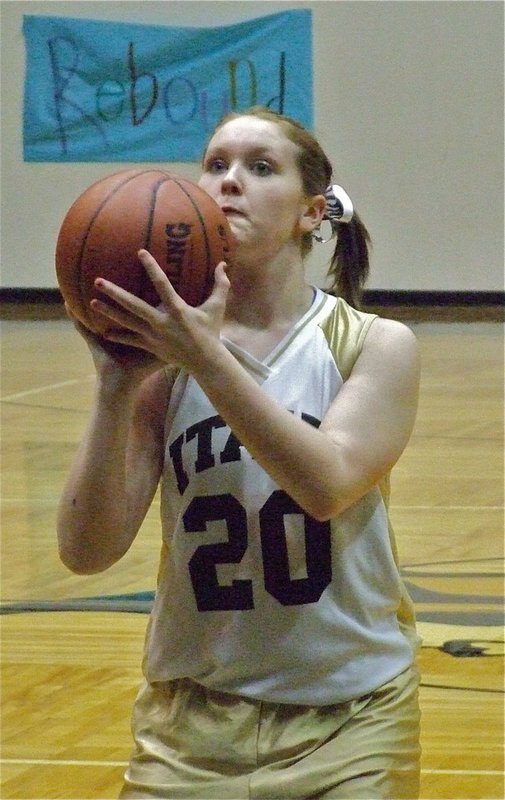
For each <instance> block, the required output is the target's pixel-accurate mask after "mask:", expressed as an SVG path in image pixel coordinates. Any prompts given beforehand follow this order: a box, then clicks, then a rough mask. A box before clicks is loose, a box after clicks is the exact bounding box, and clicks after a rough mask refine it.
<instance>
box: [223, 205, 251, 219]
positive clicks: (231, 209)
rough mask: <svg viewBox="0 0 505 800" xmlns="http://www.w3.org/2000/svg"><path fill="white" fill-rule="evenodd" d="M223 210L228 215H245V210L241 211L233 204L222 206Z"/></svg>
mask: <svg viewBox="0 0 505 800" xmlns="http://www.w3.org/2000/svg"><path fill="white" fill-rule="evenodd" d="M221 211H222V212H223V213H224V214H226V216H233V215H237V216H239V217H244V216H245V214H244V212H243V211H239V210H238V208H234V207H233V206H222V207H221Z"/></svg>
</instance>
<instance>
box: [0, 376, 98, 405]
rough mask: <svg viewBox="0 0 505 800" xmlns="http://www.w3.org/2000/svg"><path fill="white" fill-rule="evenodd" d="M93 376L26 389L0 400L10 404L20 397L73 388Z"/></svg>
mask: <svg viewBox="0 0 505 800" xmlns="http://www.w3.org/2000/svg"><path fill="white" fill-rule="evenodd" d="M93 377H94V376H93V375H88V376H87V377H85V378H73V379H72V380H70V381H61V382H60V383H50V384H49V385H48V386H38V387H37V388H35V389H26V390H25V391H24V392H15V393H14V394H8V395H6V396H5V397H1V398H0V400H2V402H10V401H11V400H19V399H20V398H21V397H29V396H30V395H33V394H40V393H41V392H50V391H52V390H53V389H62V388H63V387H64V386H75V385H76V384H78V383H82V382H83V381H89V380H91V379H92V378H93Z"/></svg>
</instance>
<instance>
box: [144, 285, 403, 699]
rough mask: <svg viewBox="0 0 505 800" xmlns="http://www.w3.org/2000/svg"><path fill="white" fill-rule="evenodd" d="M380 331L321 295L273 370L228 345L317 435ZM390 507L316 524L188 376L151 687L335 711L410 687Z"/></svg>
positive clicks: (178, 405) (375, 493)
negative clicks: (380, 690)
mask: <svg viewBox="0 0 505 800" xmlns="http://www.w3.org/2000/svg"><path fill="white" fill-rule="evenodd" d="M374 318H375V317H374V316H373V315H370V314H364V313H362V312H358V311H355V310H354V309H352V308H351V307H350V306H349V305H348V304H347V303H345V302H344V301H343V300H341V299H337V298H334V297H331V296H329V295H327V294H325V293H323V292H322V291H320V290H316V293H315V299H314V302H313V304H312V307H311V308H310V309H309V311H308V312H307V313H306V314H305V316H304V317H303V318H302V319H301V320H300V321H299V322H298V323H297V324H296V325H295V327H294V328H293V329H292V330H291V331H290V332H289V334H288V335H287V336H286V337H285V338H284V340H283V341H282V342H281V343H280V344H279V345H278V346H277V347H276V348H275V350H274V351H273V352H272V353H270V355H269V356H268V357H267V358H266V359H265V360H264V361H258V360H256V359H255V358H253V357H251V356H250V355H249V354H248V353H246V352H245V351H243V350H242V349H240V348H238V347H236V346H235V345H233V344H232V343H230V342H226V344H227V346H228V347H229V349H230V350H231V352H232V353H233V354H234V355H235V357H236V358H237V359H238V360H239V361H240V363H241V364H242V365H243V366H244V368H245V369H246V370H248V371H249V372H250V374H251V375H253V376H254V377H255V379H256V380H257V381H258V383H260V384H261V386H262V387H263V389H264V391H265V392H266V393H267V394H268V395H269V396H271V397H272V398H275V400H276V401H277V402H279V403H280V404H281V405H283V406H284V407H285V408H287V409H289V411H291V412H292V413H293V414H296V415H297V416H299V417H302V418H303V419H305V420H306V421H307V422H308V423H309V424H311V425H316V426H317V425H318V424H319V423H320V421H321V420H322V418H323V417H324V415H325V413H326V411H327V409H328V407H329V405H330V404H331V402H332V401H333V399H334V398H335V396H336V394H337V392H338V391H339V389H340V388H341V387H342V385H343V382H344V380H345V379H346V378H347V377H348V375H349V373H350V371H351V369H352V365H353V363H354V361H355V359H356V357H357V356H358V355H359V353H360V350H361V347H362V344H363V341H364V339H365V336H366V334H367V332H368V330H369V328H370V325H371V324H372V322H373V320H374ZM385 502H387V498H385V493H384V491H381V490H380V489H379V487H377V488H374V489H373V490H372V491H370V492H369V493H368V494H367V495H366V496H364V497H363V498H362V499H361V500H359V501H358V502H357V503H355V504H354V505H353V506H352V507H351V508H349V509H348V510H346V511H345V512H344V513H342V514H340V515H339V516H338V517H336V518H335V519H333V520H331V521H329V522H318V521H317V520H315V519H314V518H312V517H310V516H309V515H308V514H306V513H305V512H304V511H302V509H301V508H300V507H299V506H298V505H297V504H296V503H295V502H294V500H292V499H291V498H290V497H289V496H288V495H287V494H286V493H285V492H284V491H282V490H281V489H279V487H278V485H277V484H276V483H275V482H274V481H273V480H272V479H271V478H270V476H269V475H268V474H267V473H266V472H265V471H264V470H263V469H262V468H261V467H260V466H259V465H258V464H257V463H256V461H255V460H254V459H252V458H251V456H250V455H249V453H248V452H247V451H246V450H245V448H244V447H243V446H242V445H241V444H240V442H239V441H238V440H237V438H236V437H235V436H234V434H233V433H232V432H231V431H230V429H229V427H228V426H227V425H226V424H225V423H224V421H223V420H222V419H221V417H219V416H218V415H217V413H216V411H215V409H214V408H213V407H212V405H211V404H210V402H209V401H208V399H207V397H206V395H205V394H204V393H203V392H202V390H201V389H200V387H199V385H198V383H197V382H196V381H195V380H194V379H193V378H192V377H191V376H188V375H187V374H186V373H181V374H180V375H179V376H178V378H177V380H176V383H175V385H174V388H173V391H172V397H171V401H170V404H169V409H168V417H167V426H166V451H165V465H164V472H163V478H162V485H161V516H162V525H163V548H162V558H161V564H160V570H159V583H158V590H157V593H156V599H155V604H154V608H153V612H152V615H151V620H150V624H149V629H148V635H147V641H146V657H145V664H144V668H145V672H146V677H147V679H148V680H149V681H151V682H155V681H167V680H172V679H175V678H181V677H187V678H191V679H193V680H194V681H197V682H199V683H201V684H204V685H205V686H207V687H209V688H212V689H216V690H219V691H223V692H230V693H234V694H239V695H243V696H248V697H254V698H257V699H260V700H266V701H273V702H280V703H293V704H307V705H327V704H332V703H340V702H344V701H346V700H349V699H351V698H354V697H359V696H361V695H363V694H366V693H367V692H370V691H373V690H374V689H376V688H377V687H378V686H380V685H382V684H383V683H385V682H387V681H388V680H390V679H392V678H393V677H395V676H396V675H398V674H399V673H400V672H402V671H403V670H404V669H406V668H407V667H408V666H409V665H410V664H411V663H412V661H413V657H414V650H415V644H416V637H415V632H414V621H413V614H412V607H411V604H410V601H409V598H408V596H407V595H406V592H405V589H404V586H403V584H402V581H401V578H400V575H399V572H398V567H397V563H396V555H395V550H394V542H393V540H392V538H391V537H392V534H391V531H390V526H389V521H388V515H387V509H386V504H385Z"/></svg>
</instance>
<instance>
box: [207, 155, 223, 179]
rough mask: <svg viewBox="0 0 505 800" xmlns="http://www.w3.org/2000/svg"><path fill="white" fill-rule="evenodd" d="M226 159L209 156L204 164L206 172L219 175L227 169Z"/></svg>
mask: <svg viewBox="0 0 505 800" xmlns="http://www.w3.org/2000/svg"><path fill="white" fill-rule="evenodd" d="M227 168H228V167H227V164H226V161H224V159H222V158H211V159H209V160H208V161H207V162H206V164H205V169H206V170H207V172H210V173H212V174H213V175H219V174H220V173H221V172H224V171H225V170H226V169H227Z"/></svg>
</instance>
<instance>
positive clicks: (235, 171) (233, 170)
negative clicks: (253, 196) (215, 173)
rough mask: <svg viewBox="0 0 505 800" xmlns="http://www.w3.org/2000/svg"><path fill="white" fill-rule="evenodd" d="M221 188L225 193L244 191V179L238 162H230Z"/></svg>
mask: <svg viewBox="0 0 505 800" xmlns="http://www.w3.org/2000/svg"><path fill="white" fill-rule="evenodd" d="M221 190H222V192H223V194H241V193H242V181H241V176H240V168H239V165H238V164H230V166H229V167H228V170H227V171H226V172H225V173H224V174H223V176H222V181H221Z"/></svg>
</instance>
